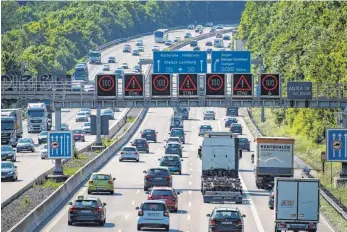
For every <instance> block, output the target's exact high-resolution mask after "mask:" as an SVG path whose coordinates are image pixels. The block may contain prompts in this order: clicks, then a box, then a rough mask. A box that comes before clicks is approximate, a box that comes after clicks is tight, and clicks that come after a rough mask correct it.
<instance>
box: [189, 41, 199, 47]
mask: <svg viewBox="0 0 347 232" xmlns="http://www.w3.org/2000/svg"><path fill="white" fill-rule="evenodd" d="M190 46H191V47H196V46H198V41H197V40H192V41H190Z"/></svg>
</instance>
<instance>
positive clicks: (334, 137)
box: [330, 133, 336, 158]
mask: <svg viewBox="0 0 347 232" xmlns="http://www.w3.org/2000/svg"><path fill="white" fill-rule="evenodd" d="M335 139H336V134H335V133H333V142H334V141H335ZM330 144H331V146H332V143H330ZM333 157H334V158H335V149H334V148H333Z"/></svg>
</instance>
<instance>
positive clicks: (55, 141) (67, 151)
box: [47, 131, 73, 159]
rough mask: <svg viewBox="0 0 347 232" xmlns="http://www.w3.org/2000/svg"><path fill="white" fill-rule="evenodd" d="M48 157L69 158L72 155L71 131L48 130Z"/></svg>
mask: <svg viewBox="0 0 347 232" xmlns="http://www.w3.org/2000/svg"><path fill="white" fill-rule="evenodd" d="M47 144H48V158H49V159H70V158H72V156H73V150H72V148H73V141H72V133H71V131H48V135H47Z"/></svg>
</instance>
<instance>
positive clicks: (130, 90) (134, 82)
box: [123, 74, 143, 97]
mask: <svg viewBox="0 0 347 232" xmlns="http://www.w3.org/2000/svg"><path fill="white" fill-rule="evenodd" d="M123 83H124V94H125V97H142V96H143V75H142V74H125V75H124V81H123Z"/></svg>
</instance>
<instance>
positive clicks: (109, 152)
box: [9, 109, 148, 232]
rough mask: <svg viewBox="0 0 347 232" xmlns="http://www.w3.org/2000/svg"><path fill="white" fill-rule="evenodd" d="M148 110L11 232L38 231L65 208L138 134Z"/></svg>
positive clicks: (142, 112)
mask: <svg viewBox="0 0 347 232" xmlns="http://www.w3.org/2000/svg"><path fill="white" fill-rule="evenodd" d="M147 111H148V109H142V111H141V113H140V114H139V115H138V117H137V118H136V120H135V122H134V123H133V124H132V125H131V126H130V127H129V128H128V129H127V130H126V131H125V132H124V133H123V134H122V136H121V137H120V139H119V140H117V141H116V142H114V143H113V144H111V146H109V147H108V148H107V149H105V150H104V151H103V152H102V153H100V154H99V155H98V156H96V157H95V158H94V159H93V160H91V161H89V162H88V163H87V164H86V165H84V166H83V167H82V168H81V169H80V170H78V171H77V172H76V173H75V174H74V175H73V176H71V177H70V178H69V179H67V181H66V182H65V183H64V184H63V185H62V186H60V187H59V188H58V189H57V190H56V191H54V192H53V193H52V194H51V195H50V196H49V197H48V198H47V199H45V200H44V201H43V202H42V203H41V204H40V205H38V206H37V207H36V208H35V209H33V210H32V211H31V212H30V213H29V214H28V215H26V217H25V218H23V219H22V220H21V221H19V222H18V223H17V224H16V225H14V226H13V227H12V228H11V229H10V230H9V231H11V232H23V231H25V232H31V231H38V228H40V227H41V226H42V225H43V223H44V222H46V220H48V219H49V218H50V217H51V216H53V215H54V213H55V212H56V211H57V209H59V208H61V207H63V206H64V205H65V204H66V201H67V200H68V199H69V198H70V197H71V196H73V194H74V193H75V192H76V191H77V190H78V189H79V188H80V186H81V184H83V183H84V182H85V181H86V180H87V178H89V176H90V175H91V173H93V172H95V171H97V170H98V169H100V168H101V167H102V166H103V165H104V164H105V163H106V162H107V161H108V160H109V159H110V158H112V157H113V156H114V155H115V154H116V153H117V151H118V150H120V149H121V148H122V146H123V145H124V144H126V143H127V142H128V140H129V139H130V138H131V136H132V135H133V134H134V133H135V132H136V130H137V128H138V127H139V125H140V124H141V123H142V121H143V119H144V118H145V116H146V113H147Z"/></svg>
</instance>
